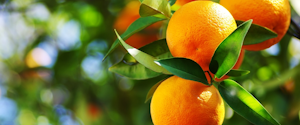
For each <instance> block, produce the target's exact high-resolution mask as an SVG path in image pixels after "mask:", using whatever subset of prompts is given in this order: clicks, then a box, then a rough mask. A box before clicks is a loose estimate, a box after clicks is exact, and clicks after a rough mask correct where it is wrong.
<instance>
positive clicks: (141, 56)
mask: <svg viewBox="0 0 300 125" xmlns="http://www.w3.org/2000/svg"><path fill="white" fill-rule="evenodd" d="M115 33H116V35H117V37H118V39H119V40H120V42H121V44H122V45H123V47H124V48H125V49H126V50H127V51H128V53H129V54H130V55H131V56H133V57H134V58H135V59H136V60H137V61H138V62H139V63H141V64H143V65H144V66H145V67H147V68H149V69H151V70H153V71H155V72H158V73H164V74H171V73H170V72H169V71H168V70H166V69H165V68H163V67H161V66H159V65H157V64H156V63H155V62H154V60H157V58H154V57H153V56H151V55H149V54H147V53H144V52H142V51H140V50H138V49H136V48H133V47H132V46H130V45H128V44H127V43H125V42H124V40H123V39H122V38H121V37H120V35H119V34H118V33H117V31H116V30H115Z"/></svg>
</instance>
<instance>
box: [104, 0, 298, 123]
mask: <svg viewBox="0 0 300 125" xmlns="http://www.w3.org/2000/svg"><path fill="white" fill-rule="evenodd" d="M174 3H175V0H170V1H165V0H143V1H141V5H140V9H139V14H140V16H141V17H140V18H138V19H137V20H135V21H134V22H133V23H132V24H131V25H130V26H129V27H128V29H127V30H126V31H125V32H124V33H123V34H122V35H121V36H120V35H119V34H118V32H117V31H116V30H115V33H116V35H117V37H118V39H117V40H116V41H115V42H114V43H113V45H112V47H111V48H110V50H109V51H108V53H107V54H106V56H105V58H106V57H107V56H108V55H109V54H110V53H111V52H112V51H113V50H115V49H116V47H117V46H118V45H119V43H121V45H122V46H123V47H124V48H125V49H126V50H127V51H128V54H126V55H125V56H124V58H123V59H122V61H121V62H119V63H117V64H115V65H114V66H112V67H110V68H109V70H110V71H112V72H115V73H118V74H120V75H123V76H126V77H128V78H132V79H137V80H146V79H149V78H153V77H156V76H160V75H163V74H164V75H166V76H167V77H169V76H172V75H175V76H173V77H171V78H168V79H167V80H164V79H162V81H161V82H159V83H157V84H155V85H154V86H153V87H152V88H151V89H150V91H149V93H148V95H147V97H146V101H148V100H149V99H150V98H151V97H152V95H153V98H152V102H151V116H152V120H153V122H154V124H156V125H159V124H206V123H207V121H206V120H208V121H209V120H211V121H212V122H213V121H214V120H212V119H210V118H216V117H218V119H217V120H215V123H214V124H222V121H223V117H224V116H222V111H216V112H218V113H216V112H214V111H211V112H210V110H206V109H209V108H210V107H211V106H215V105H219V104H218V103H220V102H222V101H212V102H209V103H207V104H206V103H205V104H204V103H201V102H193V101H191V100H193V99H196V100H197V99H198V100H206V99H207V98H209V97H210V96H211V95H212V93H213V96H214V97H213V98H211V99H213V100H215V99H214V98H215V97H216V96H217V95H218V94H220V95H221V97H222V99H223V100H224V101H225V102H226V104H227V105H229V106H230V107H231V108H232V109H233V110H234V111H235V112H236V113H238V114H239V115H241V116H242V117H244V118H245V119H247V120H248V121H249V122H251V123H253V124H276V125H279V124H280V123H279V122H278V121H277V120H276V119H275V118H274V117H272V116H271V114H270V113H269V112H268V111H267V110H266V109H265V108H264V106H263V105H262V104H261V103H260V102H259V101H258V100H257V99H256V98H255V97H254V96H253V95H252V94H251V93H250V92H248V91H247V90H246V89H244V88H243V87H242V86H241V85H240V84H239V83H237V82H236V81H234V80H231V79H226V80H224V81H220V82H217V81H216V80H215V79H216V78H222V77H223V76H225V75H227V76H231V77H243V76H244V75H247V74H249V71H248V70H238V69H233V67H234V65H236V63H237V61H238V58H239V55H240V52H241V51H242V47H243V45H254V44H260V43H263V42H265V41H266V40H268V39H272V38H275V37H277V35H278V34H277V32H276V33H275V32H273V31H272V30H271V29H268V27H264V26H263V25H259V24H252V22H253V20H252V19H251V18H250V20H247V21H245V22H241V21H237V24H238V27H237V28H236V29H235V30H234V31H233V32H232V33H231V34H230V35H229V36H225V38H224V39H223V40H222V41H221V42H220V43H219V44H217V47H216V49H215V50H213V55H212V56H211V57H206V56H204V57H201V56H198V57H195V58H188V56H186V55H179V56H177V55H176V54H175V55H176V57H173V56H174V52H172V50H174V51H191V50H190V48H191V47H190V46H189V47H188V48H183V49H186V50H182V49H178V47H182V46H180V44H178V45H177V46H178V47H177V48H176V46H175V47H170V44H169V42H170V41H169V40H168V36H167V39H161V40H158V41H154V42H152V43H151V44H149V45H146V46H144V47H142V48H140V49H136V48H134V47H132V46H130V45H128V44H127V43H125V42H124V40H126V39H127V38H129V37H130V36H131V35H133V34H135V33H137V32H139V31H140V30H142V29H144V28H146V27H147V26H149V25H151V24H153V23H156V22H159V21H165V22H171V21H172V19H173V16H174V15H176V14H177V13H176V12H177V11H181V10H180V9H181V8H179V10H177V9H178V8H177V9H174V8H172V7H171V6H172V5H173V4H174ZM194 3H196V2H193V3H191V4H194ZM199 3H200V2H199ZM191 4H189V5H191ZM201 4H205V3H204V2H203V3H201ZM214 4H217V3H214ZM186 5H188V4H185V5H183V7H185V6H186ZM183 7H182V8H183ZM187 8H188V7H187ZM190 9H194V8H190ZM203 13H209V12H206V11H204V12H203ZM288 15H289V14H288ZM174 18H175V17H174ZM204 18H207V17H204ZM185 19H186V18H182V24H184V23H186V22H185ZM199 20H201V19H199ZM203 20H205V19H203ZM287 20H290V19H289V18H287ZM188 21H190V20H188ZM206 23H207V22H206ZM208 23H214V22H208ZM179 24H180V23H178V24H175V25H179ZM172 25H173V24H171V26H172ZM197 25H201V24H195V25H194V27H193V25H192V26H190V27H187V29H182V30H178V29H177V28H174V29H172V30H171V31H169V32H177V33H178V34H180V33H181V32H182V33H183V36H184V35H186V34H187V33H184V32H186V31H187V30H191V29H192V30H195V31H197V30H200V29H199V28H201V27H197ZM207 25H209V24H207ZM218 26H219V25H216V27H218ZM293 26H294V27H292V28H290V29H292V30H290V32H289V33H290V34H292V35H294V36H295V37H299V36H298V35H299V26H297V25H293ZM183 27H184V28H186V27H185V26H183ZM250 27H251V28H250ZM178 28H182V27H180V26H178ZM193 28H195V29H193ZM197 28H198V29H197ZM220 29H222V28H220ZM295 29H296V30H295ZM162 32H166V31H165V30H164V31H162ZM283 32H284V31H283ZM201 33H204V32H199V34H192V36H188V37H187V38H186V39H182V40H181V41H184V40H187V41H188V42H189V39H190V37H195V40H199V39H200V38H197V36H196V35H202V34H201ZM167 35H168V33H167ZM214 35H217V34H214ZM280 35H282V34H280ZM177 36H178V35H177ZM177 36H176V35H175V38H174V39H175V40H178V38H176V37H177ZM213 37H214V36H213ZM215 37H218V36H215ZM183 38H184V37H183ZM210 39H213V38H210ZM191 41H192V42H194V40H191ZM167 42H168V44H167ZM194 44H195V43H194ZM202 47H203V48H205V47H207V46H202ZM169 49H170V50H171V52H170V50H169ZM176 49H178V50H176ZM199 49H202V48H201V47H199ZM206 52H207V51H204V52H203V53H206ZM191 54H195V53H192V52H191ZM105 58H104V59H105ZM203 58H208V59H207V60H210V61H209V63H208V68H203V66H202V64H201V63H199V62H198V61H197V59H203ZM209 72H211V73H212V74H210V73H209ZM206 73H208V74H209V75H208V77H207V76H206ZM179 77H181V78H179ZM178 79H179V80H178ZM172 84H174V85H172ZM185 84H186V85H185ZM197 84H199V85H197ZM166 86H167V87H166ZM190 86H193V87H190ZM196 86H200V87H196ZM202 86H204V88H205V87H206V88H211V87H212V88H216V89H217V91H216V92H215V90H209V92H203V87H202ZM206 90H208V89H206ZM181 91H182V92H183V93H182V94H178V95H177V93H181ZM212 91H213V92H212ZM202 93H204V94H202ZM207 93H210V94H207ZM201 95H204V98H201V97H202V96H201ZM209 99H210V98H209ZM172 101H173V102H172ZM204 102H206V101H204ZM197 103H199V104H200V105H201V106H200V108H199V107H197V106H195V107H194V105H197ZM220 106H221V107H223V105H222V104H221V105H220ZM221 109H222V108H221ZM199 110H204V112H205V111H207V112H206V113H207V114H203V113H201V111H200V113H198V112H199ZM215 110H216V109H215ZM192 111H194V112H192ZM190 112H192V113H190ZM202 112H203V111H202ZM167 114H169V115H167ZM204 115H205V117H204ZM211 115H212V116H211ZM206 116H207V117H206ZM210 116H211V117H210ZM219 116H220V117H219ZM201 117H204V118H203V119H202V118H201ZM197 118H198V119H197Z"/></svg>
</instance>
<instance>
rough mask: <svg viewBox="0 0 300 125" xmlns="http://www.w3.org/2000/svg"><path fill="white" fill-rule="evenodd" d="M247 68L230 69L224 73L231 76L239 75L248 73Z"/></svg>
mask: <svg viewBox="0 0 300 125" xmlns="http://www.w3.org/2000/svg"><path fill="white" fill-rule="evenodd" d="M249 73H250V71H249V70H239V69H237V70H236V69H232V70H230V71H229V72H228V73H227V74H226V75H228V76H231V77H240V76H244V75H247V74H249Z"/></svg>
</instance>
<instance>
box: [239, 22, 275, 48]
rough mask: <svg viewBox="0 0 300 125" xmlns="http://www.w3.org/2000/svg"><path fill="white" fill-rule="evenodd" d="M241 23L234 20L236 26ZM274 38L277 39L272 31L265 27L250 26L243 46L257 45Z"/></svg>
mask: <svg viewBox="0 0 300 125" xmlns="http://www.w3.org/2000/svg"><path fill="white" fill-rule="evenodd" d="M243 22H244V21H239V20H236V23H237V24H238V25H240V24H242V23H243ZM275 37H277V33H275V32H274V31H272V30H270V29H268V28H266V27H262V26H260V25H256V24H252V25H251V28H250V29H249V31H248V33H247V35H246V37H245V40H244V43H243V44H244V45H251V44H258V43H261V42H263V41H266V40H268V39H271V38H275Z"/></svg>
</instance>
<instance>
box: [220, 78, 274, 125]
mask: <svg viewBox="0 0 300 125" xmlns="http://www.w3.org/2000/svg"><path fill="white" fill-rule="evenodd" d="M218 90H219V92H220V94H221V96H222V97H223V99H224V100H225V102H226V103H227V104H228V105H229V106H230V107H231V108H232V109H233V110H234V111H235V112H237V113H238V114H240V115H241V116H243V117H244V118H245V119H247V120H249V121H250V122H252V123H253V124H256V125H279V123H278V122H277V121H276V120H275V119H274V118H273V117H272V116H271V115H270V114H269V113H268V111H267V110H266V109H265V108H264V107H263V106H262V105H261V104H260V102H259V101H258V100H257V99H255V98H254V97H253V96H252V95H251V94H250V93H249V92H248V91H246V90H245V89H244V88H243V87H242V86H240V85H239V84H238V83H236V82H235V81H233V80H230V79H226V80H224V81H223V82H221V83H220V85H219V86H218Z"/></svg>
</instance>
